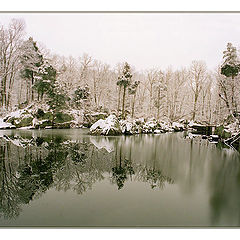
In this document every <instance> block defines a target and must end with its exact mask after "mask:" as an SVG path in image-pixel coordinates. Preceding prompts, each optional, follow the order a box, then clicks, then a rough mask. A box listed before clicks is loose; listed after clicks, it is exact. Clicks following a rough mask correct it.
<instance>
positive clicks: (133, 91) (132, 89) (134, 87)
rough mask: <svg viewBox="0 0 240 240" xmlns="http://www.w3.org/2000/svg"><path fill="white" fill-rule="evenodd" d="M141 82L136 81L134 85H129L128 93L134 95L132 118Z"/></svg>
mask: <svg viewBox="0 0 240 240" xmlns="http://www.w3.org/2000/svg"><path fill="white" fill-rule="evenodd" d="M139 84H140V81H135V82H134V83H133V84H132V85H130V86H129V88H128V93H129V94H130V95H132V96H133V99H132V114H131V115H132V118H133V116H134V110H135V101H136V93H137V88H138V86H139Z"/></svg>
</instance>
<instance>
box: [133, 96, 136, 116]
mask: <svg viewBox="0 0 240 240" xmlns="http://www.w3.org/2000/svg"><path fill="white" fill-rule="evenodd" d="M135 99H136V93H134V95H133V103H132V118H133V116H134V109H135Z"/></svg>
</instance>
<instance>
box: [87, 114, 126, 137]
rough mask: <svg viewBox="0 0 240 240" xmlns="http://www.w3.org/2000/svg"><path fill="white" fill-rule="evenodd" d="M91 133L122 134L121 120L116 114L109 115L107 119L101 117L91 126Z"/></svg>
mask: <svg viewBox="0 0 240 240" xmlns="http://www.w3.org/2000/svg"><path fill="white" fill-rule="evenodd" d="M90 133H91V134H93V135H105V136H108V135H120V134H122V131H121V128H120V124H119V121H118V119H117V117H116V116H115V115H110V116H108V117H107V118H106V119H105V120H103V119H100V120H98V121H97V122H95V123H94V124H93V125H92V126H91V128H90Z"/></svg>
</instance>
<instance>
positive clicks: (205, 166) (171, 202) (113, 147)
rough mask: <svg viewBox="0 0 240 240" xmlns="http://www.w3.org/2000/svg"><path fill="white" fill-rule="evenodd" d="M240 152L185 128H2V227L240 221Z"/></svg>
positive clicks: (192, 224) (191, 224)
mask: <svg viewBox="0 0 240 240" xmlns="http://www.w3.org/2000/svg"><path fill="white" fill-rule="evenodd" d="M239 186H240V164H239V154H238V153H237V152H234V151H231V150H229V149H222V148H220V147H218V146H216V145H215V144H213V143H210V142H208V141H207V140H191V139H186V138H185V137H184V133H165V134H159V135H147V134H145V135H134V136H116V137H103V136H90V135H88V130H87V129H85V130H84V129H66V130H64V129H62V130H50V129H48V130H4V131H0V226H2V227H3V226H35V227H36V226H39V227H40V226H41V227H54V226H59V227H63V226H65V227H70V226H72V227H135V226H139V227H166V226H170V227H181V226H187V227H198V226H204V227H207V226H240V187H239Z"/></svg>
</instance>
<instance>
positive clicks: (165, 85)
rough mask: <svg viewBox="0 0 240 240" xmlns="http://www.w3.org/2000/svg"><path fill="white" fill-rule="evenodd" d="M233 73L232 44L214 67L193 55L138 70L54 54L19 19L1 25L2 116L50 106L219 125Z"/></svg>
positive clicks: (229, 102)
mask: <svg viewBox="0 0 240 240" xmlns="http://www.w3.org/2000/svg"><path fill="white" fill-rule="evenodd" d="M79 44H81V43H79ZM159 58H161V56H159ZM123 59H124V56H123ZM238 73H239V62H238V55H237V49H236V48H235V47H234V46H233V45H232V44H231V43H228V44H227V48H226V50H225V51H224V52H223V58H222V59H219V66H218V67H216V69H215V70H210V69H208V68H207V66H206V63H205V62H204V61H200V60H193V61H192V63H191V65H190V66H186V67H185V68H182V69H178V70H174V69H173V68H171V67H169V68H167V69H161V66H159V68H152V69H147V70H145V71H137V70H136V69H135V68H134V66H132V65H131V63H127V62H123V63H119V64H117V66H114V67H113V66H110V65H108V64H106V63H104V62H101V61H100V60H96V59H94V57H93V56H90V55H88V54H86V53H83V54H82V55H81V56H79V57H78V58H73V57H71V56H69V57H66V56H59V55H56V54H54V53H52V52H51V51H50V50H48V49H47V48H46V47H43V46H42V45H41V44H38V42H36V41H35V40H34V39H33V38H32V37H29V36H27V34H26V33H25V23H24V21H22V20H19V19H12V21H11V22H10V24H9V25H8V26H4V25H2V26H0V106H1V108H0V114H1V116H2V117H4V116H5V115H6V114H8V113H9V112H12V111H16V110H17V109H24V108H26V107H27V106H30V105H34V106H44V105H47V106H48V108H49V109H50V110H51V111H52V112H58V111H60V110H61V111H64V110H66V111H69V110H70V109H71V110H76V111H81V112H82V114H83V115H86V114H92V113H100V112H101V113H106V114H115V115H116V116H118V117H119V118H122V119H126V118H132V119H133V118H135V119H136V118H155V119H157V120H165V121H169V122H173V121H179V120H181V119H185V120H193V121H196V122H201V123H207V124H221V123H223V122H224V121H226V119H227V118H229V116H233V117H235V116H236V114H237V112H238V108H239V107H238V106H239V101H240V99H239V91H240V89H239V84H238V81H239V74H238ZM42 108H43V107H41V109H42Z"/></svg>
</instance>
